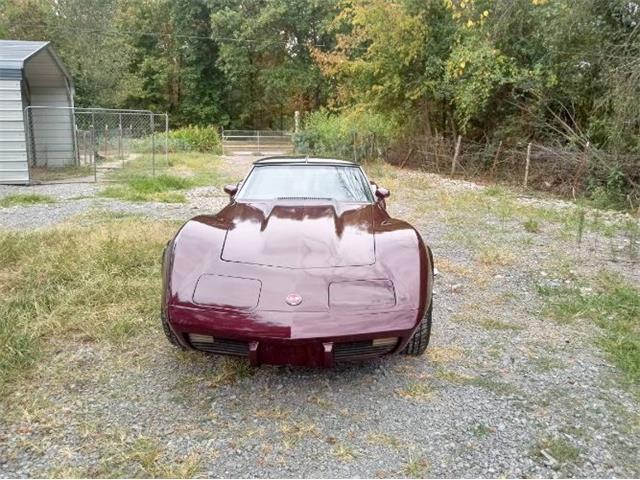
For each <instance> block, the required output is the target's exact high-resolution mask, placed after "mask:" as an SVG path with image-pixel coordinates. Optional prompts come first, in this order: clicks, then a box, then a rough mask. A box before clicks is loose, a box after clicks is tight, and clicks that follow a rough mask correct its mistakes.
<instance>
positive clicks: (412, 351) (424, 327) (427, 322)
mask: <svg viewBox="0 0 640 480" xmlns="http://www.w3.org/2000/svg"><path fill="white" fill-rule="evenodd" d="M432 307H433V302H432V303H431V304H430V305H429V309H428V310H427V311H426V312H425V314H424V317H422V321H421V322H420V325H418V328H416V331H415V332H413V336H412V337H411V339H410V340H409V343H407V346H406V347H404V350H403V351H402V353H404V354H405V355H412V356H414V357H418V356H420V355H422V354H423V353H424V351H425V350H426V349H427V345H429V337H430V336H431V310H432Z"/></svg>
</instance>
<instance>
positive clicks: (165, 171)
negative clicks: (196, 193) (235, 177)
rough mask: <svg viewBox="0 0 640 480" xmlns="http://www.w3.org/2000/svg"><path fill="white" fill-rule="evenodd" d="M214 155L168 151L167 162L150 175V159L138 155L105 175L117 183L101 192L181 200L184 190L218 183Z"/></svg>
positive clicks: (130, 198)
mask: <svg viewBox="0 0 640 480" xmlns="http://www.w3.org/2000/svg"><path fill="white" fill-rule="evenodd" d="M219 167H220V161H219V159H218V157H215V156H212V155H206V154H202V153H180V154H171V155H170V156H169V161H168V164H166V165H162V166H158V168H157V169H156V170H157V172H156V175H152V170H151V168H150V159H149V157H148V156H141V157H139V158H136V159H134V160H131V161H129V162H127V163H126V164H125V167H124V168H123V169H120V170H115V171H113V172H110V173H109V174H108V179H109V180H112V181H114V182H117V184H115V185H111V186H108V187H107V188H105V189H104V190H103V191H102V192H101V195H102V196H104V197H108V198H117V199H120V200H125V201H130V202H164V203H185V202H186V197H185V195H184V191H185V190H188V189H190V188H193V187H197V186H210V185H220V184H221V183H222V182H223V179H222V177H221V175H220V173H219Z"/></svg>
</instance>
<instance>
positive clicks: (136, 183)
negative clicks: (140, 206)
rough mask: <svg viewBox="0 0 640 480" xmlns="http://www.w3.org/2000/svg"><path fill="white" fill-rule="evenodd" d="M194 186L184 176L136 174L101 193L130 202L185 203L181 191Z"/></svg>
mask: <svg viewBox="0 0 640 480" xmlns="http://www.w3.org/2000/svg"><path fill="white" fill-rule="evenodd" d="M192 186H194V183H193V181H192V180H190V179H189V178H184V177H177V176H173V175H167V174H162V175H158V176H156V177H151V176H143V175H134V176H131V177H129V178H128V179H127V180H126V181H125V182H124V183H122V184H120V185H112V186H109V187H107V188H105V189H104V190H103V191H102V192H100V195H102V196H104V197H108V198H117V199H120V200H126V201H130V202H165V203H184V202H186V198H185V196H184V194H183V193H182V192H181V191H183V190H186V189H188V188H191V187H192Z"/></svg>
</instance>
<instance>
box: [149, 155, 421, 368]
mask: <svg viewBox="0 0 640 480" xmlns="http://www.w3.org/2000/svg"><path fill="white" fill-rule="evenodd" d="M224 190H225V192H226V193H227V194H228V195H229V197H230V200H229V203H228V205H226V206H225V207H224V208H223V209H222V210H221V211H220V212H218V213H217V214H215V215H201V216H198V217H195V218H193V219H191V220H189V221H188V222H187V223H185V224H184V225H183V226H182V228H180V230H179V231H178V232H177V233H176V235H175V236H174V238H173V239H172V240H171V241H169V243H168V244H167V246H166V248H165V251H164V254H163V262H162V275H163V290H162V308H161V321H162V326H163V328H164V332H165V334H166V335H167V337H168V339H169V341H170V342H171V343H172V344H174V345H176V346H178V347H180V348H183V349H195V350H201V351H204V352H211V353H215V354H221V355H239V356H244V357H247V359H248V361H249V362H250V363H251V364H253V365H260V364H271V365H301V366H315V367H331V366H333V365H334V364H336V363H339V362H346V361H354V360H363V359H369V358H374V357H380V356H384V355H388V354H393V353H405V354H408V355H421V354H422V353H424V351H425V349H426V348H427V344H428V343H429V337H430V333H431V312H432V291H433V272H434V268H433V256H432V254H431V250H430V249H429V247H427V246H426V245H425V243H424V242H423V240H422V238H421V236H420V234H419V233H418V231H417V230H416V229H415V228H413V227H412V226H411V225H409V224H408V223H407V222H404V221H402V220H397V219H394V218H391V217H390V215H389V214H388V213H387V210H386V199H387V197H389V191H388V190H386V189H384V188H382V187H378V186H377V185H376V184H375V183H374V182H370V181H369V180H368V179H367V177H366V175H365V173H364V171H363V169H362V168H361V167H360V166H359V165H358V164H355V163H352V162H349V161H344V160H334V159H324V158H304V157H302V158H301V157H267V158H263V159H260V160H258V161H256V162H254V164H253V166H252V168H251V170H250V172H249V174H248V175H247V176H246V178H245V179H244V181H242V182H240V183H238V184H237V185H228V186H226V187H225V188H224Z"/></svg>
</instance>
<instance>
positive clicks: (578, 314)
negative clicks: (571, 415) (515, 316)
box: [538, 272, 640, 383]
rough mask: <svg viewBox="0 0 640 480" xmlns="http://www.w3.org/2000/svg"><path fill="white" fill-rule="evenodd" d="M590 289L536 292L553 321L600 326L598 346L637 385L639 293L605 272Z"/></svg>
mask: <svg viewBox="0 0 640 480" xmlns="http://www.w3.org/2000/svg"><path fill="white" fill-rule="evenodd" d="M590 289H591V290H589V289H587V288H584V287H583V288H580V286H570V287H568V286H558V287H546V286H542V287H539V288H538V291H539V293H540V294H541V296H542V297H543V298H544V299H545V300H546V308H545V313H546V314H548V315H549V316H551V317H552V318H553V319H555V320H557V321H559V322H563V323H571V322H576V321H587V322H593V323H595V324H596V325H598V326H599V327H601V329H602V332H603V333H602V336H601V337H600V339H599V340H598V343H599V345H600V346H601V347H602V349H603V350H604V351H605V352H606V354H607V355H608V356H609V358H610V359H611V360H612V361H613V363H615V364H616V365H617V366H618V367H619V368H620V369H621V370H622V371H623V372H624V373H625V374H626V375H627V376H628V377H629V378H630V379H631V380H632V381H633V382H634V383H640V290H638V288H637V287H635V286H633V285H631V284H629V283H628V282H626V281H625V280H623V279H622V278H621V277H618V276H616V275H613V274H611V273H606V272H604V273H601V274H600V275H599V276H598V278H597V280H595V281H594V282H593V284H592V285H591V287H590Z"/></svg>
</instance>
